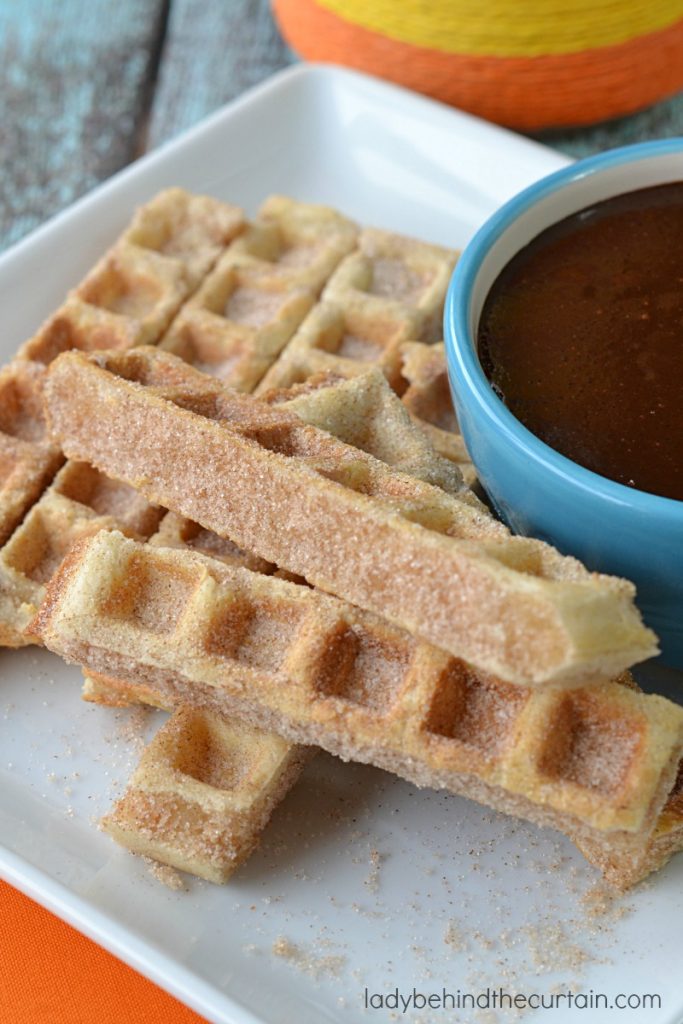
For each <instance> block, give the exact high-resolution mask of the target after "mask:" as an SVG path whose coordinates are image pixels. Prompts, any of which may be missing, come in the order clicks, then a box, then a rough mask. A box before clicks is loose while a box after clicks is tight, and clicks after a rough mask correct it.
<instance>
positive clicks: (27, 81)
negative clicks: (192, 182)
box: [0, 0, 165, 246]
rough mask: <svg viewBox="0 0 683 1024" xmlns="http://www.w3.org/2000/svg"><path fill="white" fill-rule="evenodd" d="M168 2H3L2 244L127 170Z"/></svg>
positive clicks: (0, 77) (0, 25)
mask: <svg viewBox="0 0 683 1024" xmlns="http://www.w3.org/2000/svg"><path fill="white" fill-rule="evenodd" d="M164 15H165V4H164V2H163V0H115V2H111V0H0V104H1V106H2V115H1V117H0V153H1V154H2V163H3V167H2V178H1V184H0V246H5V245H8V244H9V243H11V242H13V241H16V240H17V239H19V238H21V236H22V235H24V234H26V232H27V231H29V230H30V229H31V228H33V227H35V226H36V225H38V224H40V223H41V222H42V221H44V220H45V219H46V218H47V217H49V216H50V215H51V214H53V213H55V212H57V211H58V210H60V209H62V207H64V206H67V205H68V204H69V203H70V202H72V201H73V200H74V199H76V198H77V197H78V196H80V195H82V194H83V193H85V192H87V191H89V190H90V189H91V188H92V187H93V186H94V185H96V184H97V183H98V182H99V181H101V180H102V179H104V178H107V177H109V175H111V174H113V172H114V171H116V170H118V169H119V168H120V167H123V166H124V165H125V164H126V163H128V162H129V161H130V160H131V159H132V158H133V156H134V155H135V152H136V146H137V143H138V136H139V129H140V125H141V122H142V120H143V118H144V115H145V108H146V107H147V105H148V101H149V94H148V91H147V85H148V81H149V73H150V69H151V68H153V61H152V60H151V57H152V55H153V54H154V50H155V46H156V45H157V43H158V42H159V40H160V35H161V33H162V30H163V24H164Z"/></svg>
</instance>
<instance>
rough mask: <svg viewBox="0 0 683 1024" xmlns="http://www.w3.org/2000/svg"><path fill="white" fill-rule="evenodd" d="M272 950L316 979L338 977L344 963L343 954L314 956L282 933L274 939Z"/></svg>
mask: <svg viewBox="0 0 683 1024" xmlns="http://www.w3.org/2000/svg"><path fill="white" fill-rule="evenodd" d="M272 950H273V953H274V954H275V956H278V957H281V958H282V959H283V960H286V961H287V962H288V963H290V964H291V965H292V966H293V967H296V968H297V969H298V970H300V971H303V972H304V973H305V974H308V975H310V976H311V977H312V978H315V979H316V980H318V979H319V978H321V977H323V976H324V975H330V976H332V977H338V975H339V973H340V971H341V970H342V969H343V968H344V966H345V964H346V957H345V956H331V955H330V956H314V955H313V954H311V953H309V952H307V951H306V950H305V949H303V947H302V946H298V945H296V944H295V943H294V942H291V941H290V940H289V939H287V938H285V937H284V936H283V935H280V936H279V937H278V938H277V939H276V940H275V942H274V943H273V947H272Z"/></svg>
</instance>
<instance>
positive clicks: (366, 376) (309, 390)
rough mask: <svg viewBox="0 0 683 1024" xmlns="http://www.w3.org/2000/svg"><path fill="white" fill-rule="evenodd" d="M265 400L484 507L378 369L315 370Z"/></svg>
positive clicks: (380, 459) (412, 474)
mask: <svg viewBox="0 0 683 1024" xmlns="http://www.w3.org/2000/svg"><path fill="white" fill-rule="evenodd" d="M261 400H262V401H264V402H266V403H267V404H268V405H273V406H277V407H278V408H280V409H287V410H289V411H290V412H293V413H295V414H296V415H297V417H298V418H299V419H300V420H303V422H304V423H308V424H310V425H311V426H313V427H318V429H320V430H324V431H325V432H326V433H328V434H332V436H333V437H336V438H338V440H340V441H343V442H344V443H345V444H348V445H352V446H353V447H354V448H360V449H361V451H364V452H367V453H368V454H370V455H373V456H374V457H375V458H376V459H379V461H380V462H384V463H385V464H386V465H387V466H390V467H391V468H393V469H396V470H398V471H399V472H400V473H407V474H409V475H410V476H413V477H416V478H417V479H418V480H424V481H425V482H426V483H429V484H433V485H434V486H435V487H439V488H441V490H443V491H447V492H448V493H449V494H454V495H457V496H459V497H460V498H461V500H463V501H466V502H470V503H472V504H473V505H474V506H475V507H476V508H482V506H481V505H480V504H479V502H478V499H476V498H474V497H473V495H472V493H471V492H470V491H469V490H468V489H467V488H466V486H465V484H464V481H463V478H462V474H461V472H460V470H459V468H458V467H456V466H455V465H454V464H453V463H452V462H451V461H450V460H448V459H445V458H443V457H442V456H441V455H439V454H438V453H437V452H436V451H435V449H434V446H433V445H432V443H431V441H430V439H429V438H428V437H427V436H426V435H425V434H424V433H423V431H422V430H421V429H420V428H419V427H418V426H417V425H416V424H415V423H414V421H413V420H412V419H411V417H410V414H409V413H408V410H407V409H406V407H405V406H404V405H403V404H402V403H401V401H400V399H399V398H398V396H397V395H396V394H395V393H394V392H393V391H392V390H391V388H390V387H389V384H388V382H387V379H386V377H385V376H384V375H383V374H382V373H381V372H380V371H379V370H378V369H370V370H367V371H366V372H365V373H363V374H359V375H357V376H354V377H351V378H348V379H347V378H344V377H337V376H335V375H334V374H331V373H320V374H316V375H315V376H313V377H311V378H310V379H309V380H308V381H306V383H305V384H299V385H295V386H294V387H292V388H289V389H288V390H284V391H282V390H277V391H270V392H267V393H266V394H264V395H262V396H261Z"/></svg>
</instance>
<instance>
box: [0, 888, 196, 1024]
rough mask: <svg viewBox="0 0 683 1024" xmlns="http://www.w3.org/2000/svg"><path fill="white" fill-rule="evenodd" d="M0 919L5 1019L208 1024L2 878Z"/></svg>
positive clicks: (0, 995) (50, 1023)
mask: <svg viewBox="0 0 683 1024" xmlns="http://www.w3.org/2000/svg"><path fill="white" fill-rule="evenodd" d="M0 921H1V922H2V966H1V967H0V971H1V982H0V1021H3V1024H5V1022H6V1024H206V1022H205V1021H204V1018H202V1017H198V1016H197V1014H196V1013H193V1012H192V1010H188V1009H187V1007H185V1006H183V1005H182V1003H179V1002H178V1001H177V1000H176V999H174V998H173V997H172V996H169V995H168V994H167V993H166V992H163V991H162V990H161V989H160V988H157V986H156V985H154V984H152V982H151V981H147V979H146V978H143V977H142V975H140V974H137V973H136V972H135V971H133V970H131V968H130V967H127V966H126V965H125V964H124V963H122V962H121V961H120V960H117V959H116V957H113V956H112V955H111V954H110V953H107V952H106V951H105V950H103V949H101V948H100V947H99V946H97V945H95V943H94V942H91V941H90V939H86V938H85V936H83V935H81V934H80V933H79V932H77V931H75V930H74V929H73V928H71V927H70V926H69V925H68V924H64V922H63V921H60V920H59V918H57V917H55V916H54V915H53V914H51V913H49V911H47V910H44V909H43V908H42V907H40V906H38V904H37V903H34V902H33V901H32V900H30V899H28V898H27V897H26V896H24V895H23V894H22V893H20V892H18V891H17V890H16V889H13V888H12V887H11V886H9V885H7V884H6V883H4V882H0Z"/></svg>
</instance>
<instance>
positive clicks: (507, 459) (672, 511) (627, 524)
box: [444, 139, 683, 668]
mask: <svg viewBox="0 0 683 1024" xmlns="http://www.w3.org/2000/svg"><path fill="white" fill-rule="evenodd" d="M682 179H683V139H670V140H666V141H662V142H646V143H642V144H639V145H635V146H626V147H624V148H623V149H615V150H612V151H610V152H608V153H604V154H601V155H600V156H596V157H590V158H589V159H587V160H581V161H580V162H578V163H575V164H573V165H571V166H569V167H566V168H563V169H562V170H560V171H557V172H556V173H554V174H551V175H549V176H548V177H546V178H543V179H542V180H541V181H539V182H538V183H537V184H535V185H532V186H531V187H530V188H527V189H525V191H524V192H521V193H520V194H519V195H517V196H515V198H514V199H511V200H510V201H509V202H507V203H506V204H505V205H504V206H502V207H501V208H500V209H499V210H498V211H497V213H495V214H494V215H493V216H492V217H491V218H490V219H489V220H488V221H487V222H486V223H485V224H484V226H483V227H482V228H481V229H480V230H479V231H478V232H477V234H476V235H475V237H474V238H473V239H472V241H471V242H470V244H469V245H468V246H467V248H466V250H465V252H464V254H463V256H462V257H461V259H460V261H459V263H458V265H457V267H456V269H455V273H454V275H453V279H452V280H451V284H450V288H449V292H448V298H447V301H446V312H445V323H444V331H445V338H446V352H447V358H448V372H449V378H450V384H451V391H452V394H453V400H454V402H455V405H456V408H457V411H458V417H459V421H460V426H461V429H462V433H463V436H464V439H465V442H466V444H467V448H468V450H469V452H470V455H471V457H472V461H473V462H474V465H475V466H476V468H477V472H478V474H479V477H480V479H481V481H482V483H483V484H484V486H485V488H486V490H487V491H488V493H489V495H490V497H491V499H492V501H493V502H494V504H495V506H496V508H497V510H498V512H499V513H500V515H501V516H502V517H503V519H504V520H505V521H506V522H507V523H508V524H509V526H510V527H511V529H512V530H514V531H515V532H516V533H521V534H528V535H533V536H535V537H540V538H542V539H544V540H548V541H550V542H551V543H552V544H554V545H555V546H556V547H557V548H559V549H560V551H563V552H565V553H567V554H573V555H576V556H577V557H578V558H580V559H581V561H583V562H584V563H585V564H586V565H588V566H589V567H590V568H592V569H597V570H600V571H602V572H608V573H614V574H615V575H619V576H625V577H626V578H627V579H631V580H633V581H634V583H635V584H636V586H637V588H638V605H639V607H640V609H641V611H642V613H643V615H644V617H645V620H646V622H647V623H648V625H649V626H651V627H652V629H654V630H655V632H656V633H657V634H658V636H659V638H660V641H661V647H662V656H663V660H664V661H665V662H667V663H668V664H670V665H673V666H675V667H678V668H683V502H680V501H674V500H673V499H671V498H661V497H658V496H656V495H652V494H646V493H645V492H644V491H637V490H633V489H631V488H629V487H625V486H624V485H623V484H618V483H614V482H613V481H612V480H608V479H606V478H605V477H603V476H599V475H598V474H597V473H593V472H591V471H590V470H588V469H584V468H583V467H582V466H578V465H577V464H576V463H575V462H572V461H571V460H570V459H568V458H566V457H565V456H564V455H560V454H559V453H558V452H556V451H554V450H553V449H552V448H550V447H549V446H548V445H547V444H545V443H544V442H543V441H541V440H539V438H538V437H536V436H535V435H534V434H532V433H531V432H530V431H529V430H527V428H526V427H524V426H523V425H522V424H521V423H520V421H519V420H518V419H516V418H515V416H513V415H512V413H511V412H510V410H509V409H507V408H506V406H505V405H503V403H502V402H501V401H500V399H499V398H498V397H497V396H496V394H495V393H494V391H493V389H492V387H491V385H490V384H489V382H488V380H487V379H486V377H485V375H484V372H483V370H482V368H481V365H480V363H479V359H478V356H477V344H476V338H477V331H478V325H479V318H480V315H481V310H482V307H483V304H484V300H485V299H486V296H487V294H488V292H489V289H490V288H491V285H492V284H493V282H494V281H495V279H496V277H497V276H498V274H499V273H500V271H501V270H502V269H503V267H504V266H505V265H506V264H507V263H508V262H509V260H510V259H511V258H512V256H514V255H515V253H517V252H518V251H519V250H520V249H521V248H523V246H525V245H526V244H527V243H528V242H530V241H531V239H532V238H534V237H535V236H536V235H538V234H539V233H540V232H541V231H543V230H544V229H545V228H547V227H550V225H551V224H554V223H555V222H557V221H558V220H561V219H562V218H564V217H568V216H569V215H570V214H572V213H576V212H577V211H578V210H581V209H583V208H584V207H586V206H591V205H592V204H594V203H596V202H600V201H601V200H603V199H608V198H610V197H611V196H615V195H619V194H621V193H624V192H632V191H634V190H636V189H639V188H647V187H649V186H652V185H661V184H664V183H665V182H671V181H680V180H682ZM681 366H682V370H681V382H682V388H683V343H682V349H681ZM682 399H683V396H682ZM681 446H682V449H683V439H681ZM682 457H683V452H682Z"/></svg>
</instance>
